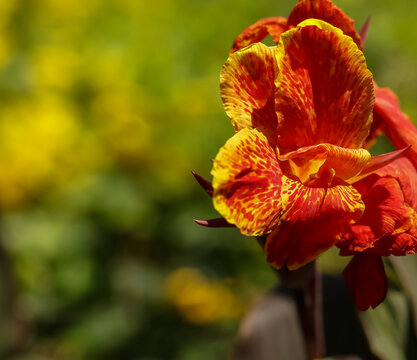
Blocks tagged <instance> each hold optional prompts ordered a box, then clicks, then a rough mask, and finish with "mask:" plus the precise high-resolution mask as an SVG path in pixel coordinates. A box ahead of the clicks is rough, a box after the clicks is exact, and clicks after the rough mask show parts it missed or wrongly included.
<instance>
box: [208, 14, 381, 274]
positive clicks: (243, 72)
mask: <svg viewBox="0 0 417 360" xmlns="http://www.w3.org/2000/svg"><path fill="white" fill-rule="evenodd" d="M221 94H222V99H223V102H224V107H225V110H226V113H227V114H228V115H229V116H230V118H231V120H232V123H233V125H234V127H235V130H236V131H237V134H236V135H235V136H233V137H232V138H231V139H230V140H229V141H228V142H227V143H226V144H225V146H224V147H223V148H222V149H221V150H220V152H219V153H218V155H217V156H216V158H215V160H214V165H213V170H212V175H213V203H214V207H215V208H216V210H217V211H219V213H220V214H221V215H222V216H223V217H224V218H225V219H226V220H227V221H228V222H229V223H231V224H234V225H236V226H237V227H238V228H239V229H240V230H241V232H242V233H243V234H246V235H251V236H255V235H268V237H267V240H266V245H265V251H266V254H267V260H268V261H269V262H270V263H271V264H272V265H274V266H276V267H282V266H283V265H286V266H287V267H288V268H289V269H296V268H298V267H300V266H302V265H304V264H306V263H308V262H310V261H312V260H314V259H315V258H316V257H317V255H318V254H320V253H321V252H323V251H325V250H327V249H328V248H330V247H331V246H333V245H334V244H335V243H336V242H337V241H339V240H340V239H341V237H342V235H343V234H344V233H345V232H346V231H347V229H348V227H349V226H350V224H351V223H353V222H355V221H357V220H358V219H359V218H360V217H361V216H362V213H363V212H364V209H365V208H364V203H363V201H362V199H361V196H360V194H359V192H358V191H357V190H356V189H355V188H354V187H353V186H352V185H351V184H350V183H349V180H351V179H353V178H354V177H355V176H357V175H358V174H360V173H361V171H362V170H363V169H364V168H365V166H366V165H367V164H369V162H370V154H369V153H368V151H367V150H365V149H362V148H361V145H362V144H363V142H364V141H365V139H366V137H367V135H368V132H369V128H370V126H371V121H372V117H371V116H372V109H373V105H374V88H373V81H372V75H371V73H370V72H369V70H368V69H367V67H366V63H365V59H364V57H363V54H362V52H361V51H360V50H359V49H358V47H357V45H356V44H355V43H354V42H353V40H352V39H351V38H350V37H349V36H346V35H344V34H343V32H342V31H341V30H340V29H337V28H335V27H333V26H332V25H330V24H328V23H325V22H323V21H320V20H314V19H310V20H306V21H304V22H303V23H301V24H299V25H298V26H297V27H295V28H293V29H290V30H288V31H286V32H285V33H283V34H281V37H280V42H279V44H278V46H277V47H276V48H275V47H271V48H269V47H266V46H265V45H263V44H254V45H252V46H250V47H247V48H245V49H242V50H240V51H237V52H235V53H233V54H232V55H231V56H230V58H229V59H228V61H227V62H226V64H225V66H224V68H223V70H222V73H221Z"/></svg>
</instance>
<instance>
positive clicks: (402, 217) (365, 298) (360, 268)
mask: <svg viewBox="0 0 417 360" xmlns="http://www.w3.org/2000/svg"><path fill="white" fill-rule="evenodd" d="M376 92H377V94H378V96H377V101H376V103H375V108H374V118H375V119H376V120H377V121H378V123H379V125H381V126H382V127H383V128H384V129H385V134H386V135H387V137H388V138H389V139H390V140H391V141H392V143H393V144H394V146H395V147H396V148H402V147H403V146H404V145H405V144H410V145H412V147H411V149H410V150H409V151H408V152H407V154H406V157H405V158H400V159H397V160H395V161H394V162H392V163H391V164H389V165H387V166H385V167H383V168H381V169H379V170H378V171H376V172H375V174H373V175H372V176H368V177H366V178H364V179H363V180H361V181H359V182H357V183H356V184H355V188H356V189H357V190H358V191H359V192H360V193H361V194H362V199H363V201H364V203H365V213H364V215H363V216H362V218H361V219H360V221H359V222H358V223H357V224H355V225H352V226H351V228H350V229H349V231H348V232H347V233H346V234H345V235H344V236H343V239H342V240H341V241H340V242H339V243H338V244H337V245H338V246H339V247H340V249H341V255H354V257H353V259H352V260H351V261H350V263H349V264H348V266H347V267H346V269H345V271H344V273H343V275H344V277H345V281H346V285H347V287H348V289H349V291H350V293H351V294H352V296H353V298H354V300H355V304H356V307H357V308H358V309H361V310H366V309H367V308H368V307H370V306H371V307H375V306H377V305H378V304H379V303H381V302H382V301H383V300H384V298H385V296H386V293H387V289H388V283H387V278H386V275H385V270H384V265H383V262H382V259H381V256H389V255H395V256H403V255H407V254H414V253H416V252H417V152H416V149H417V129H416V128H415V126H414V125H413V123H412V122H411V121H410V119H409V118H408V117H407V116H406V115H405V114H404V113H403V112H402V111H401V110H400V107H399V103H398V100H397V98H396V96H395V95H394V94H393V93H392V91H390V90H389V89H380V88H379V89H376Z"/></svg>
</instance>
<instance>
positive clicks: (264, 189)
mask: <svg viewBox="0 0 417 360" xmlns="http://www.w3.org/2000/svg"><path fill="white" fill-rule="evenodd" d="M211 174H212V175H213V189H214V192H213V204H214V207H215V209H216V210H217V211H218V212H219V213H220V214H221V215H222V216H223V217H224V218H225V219H226V220H227V221H228V222H229V223H230V224H234V225H236V226H237V227H238V228H239V229H240V231H241V232H242V234H245V235H252V236H256V235H263V234H266V233H269V232H270V231H271V230H272V229H273V228H274V227H275V226H276V225H277V224H278V222H279V215H280V212H281V176H282V173H281V170H280V168H279V164H278V160H277V155H276V152H275V150H274V149H273V148H272V147H271V146H270V145H269V144H268V141H267V139H266V137H265V136H264V135H263V134H262V133H260V132H259V131H257V130H250V129H243V130H241V131H239V132H238V133H237V134H235V135H234V136H233V137H232V138H231V139H229V140H228V141H227V142H226V144H225V145H224V146H223V147H222V148H221V149H220V151H219V153H218V154H217V156H216V159H215V160H214V164H213V169H212V171H211Z"/></svg>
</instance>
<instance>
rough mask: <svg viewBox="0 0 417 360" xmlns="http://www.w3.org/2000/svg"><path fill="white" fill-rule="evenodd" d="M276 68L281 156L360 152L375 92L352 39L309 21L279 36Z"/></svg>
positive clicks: (338, 31) (276, 100) (322, 23)
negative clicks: (328, 149) (311, 150)
mask: <svg viewBox="0 0 417 360" xmlns="http://www.w3.org/2000/svg"><path fill="white" fill-rule="evenodd" d="M277 63H278V69H279V71H278V76H277V79H276V81H275V85H276V88H277V91H276V93H275V109H276V112H277V116H278V133H279V139H278V146H279V147H280V150H281V152H288V151H294V150H297V149H298V148H301V147H306V146H311V145H316V144H321V143H329V144H334V145H337V146H340V147H344V148H359V147H361V145H362V143H363V142H364V140H365V138H366V136H367V135H368V133H369V128H370V126H371V122H372V109H373V105H374V87H373V82H372V74H371V73H370V71H369V70H368V69H367V67H366V62H365V58H364V56H363V53H362V52H361V51H360V50H359V49H358V47H357V45H356V44H355V43H354V42H353V40H352V38H350V37H349V36H347V35H343V32H342V31H341V30H340V29H337V28H335V27H333V26H332V25H330V24H328V23H326V22H324V21H320V20H316V19H309V20H306V21H304V22H302V23H301V24H299V25H298V27H297V28H294V29H291V30H288V31H287V32H285V33H283V34H282V35H281V40H280V42H279V44H278V47H277Z"/></svg>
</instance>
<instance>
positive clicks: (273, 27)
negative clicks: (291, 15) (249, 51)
mask: <svg viewBox="0 0 417 360" xmlns="http://www.w3.org/2000/svg"><path fill="white" fill-rule="evenodd" d="M286 30H288V26H287V19H286V18H284V17H281V16H277V17H269V18H266V19H261V20H259V21H257V22H256V23H254V24H252V25H251V26H249V27H248V28H246V29H245V30H243V31H242V32H241V33H240V34H239V35H238V36H237V38H236V39H235V41H234V42H233V47H232V50H230V53H229V55H231V54H233V53H234V52H235V51H238V50H240V49H242V48H244V47H246V46H248V45H251V44H254V43H257V42H260V41H262V40H263V39H265V38H266V37H267V35H271V37H272V40H274V41H275V42H276V43H277V42H278V41H279V37H280V35H281V34H282V33H283V32H284V31H286Z"/></svg>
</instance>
